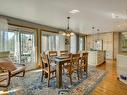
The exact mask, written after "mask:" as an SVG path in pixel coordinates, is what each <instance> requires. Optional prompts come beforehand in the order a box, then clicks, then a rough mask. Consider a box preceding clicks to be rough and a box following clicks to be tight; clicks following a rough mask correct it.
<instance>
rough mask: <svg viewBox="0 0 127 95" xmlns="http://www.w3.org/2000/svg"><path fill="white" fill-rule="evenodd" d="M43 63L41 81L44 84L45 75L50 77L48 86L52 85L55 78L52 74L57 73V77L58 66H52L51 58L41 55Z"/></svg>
mask: <svg viewBox="0 0 127 95" xmlns="http://www.w3.org/2000/svg"><path fill="white" fill-rule="evenodd" d="M40 56H41V63H42V77H41V81H42V82H43V76H44V75H46V74H47V75H48V86H49V84H50V79H51V78H53V77H51V74H54V73H55V76H56V66H52V65H51V64H50V62H49V58H48V55H46V54H43V55H42V54H41V55H40Z"/></svg>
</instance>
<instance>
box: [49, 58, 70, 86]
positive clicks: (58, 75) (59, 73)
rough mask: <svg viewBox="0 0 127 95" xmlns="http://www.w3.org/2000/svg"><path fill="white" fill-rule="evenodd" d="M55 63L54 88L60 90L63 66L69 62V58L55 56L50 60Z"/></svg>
mask: <svg viewBox="0 0 127 95" xmlns="http://www.w3.org/2000/svg"><path fill="white" fill-rule="evenodd" d="M51 60H52V61H54V62H55V63H56V87H57V88H61V87H62V70H63V68H62V67H63V64H64V63H68V62H70V60H71V59H70V58H69V57H65V56H64V57H61V56H56V57H54V58H52V59H51Z"/></svg>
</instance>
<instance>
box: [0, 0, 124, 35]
mask: <svg viewBox="0 0 127 95" xmlns="http://www.w3.org/2000/svg"><path fill="white" fill-rule="evenodd" d="M73 9H77V10H79V11H80V12H79V13H76V14H71V13H69V11H71V10H73ZM0 14H2V15H7V16H11V17H15V18H19V19H23V20H27V21H32V22H35V23H38V24H43V25H48V26H52V27H56V28H61V29H66V28H67V18H66V17H67V16H70V17H71V19H70V29H71V30H73V31H75V32H80V33H84V34H91V33H93V32H112V31H116V32H118V31H127V0H0ZM92 27H95V29H94V30H92ZM97 29H99V30H100V31H97Z"/></svg>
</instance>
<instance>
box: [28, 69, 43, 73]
mask: <svg viewBox="0 0 127 95" xmlns="http://www.w3.org/2000/svg"><path fill="white" fill-rule="evenodd" d="M30 72H42V70H41V69H38V70H33V71H30Z"/></svg>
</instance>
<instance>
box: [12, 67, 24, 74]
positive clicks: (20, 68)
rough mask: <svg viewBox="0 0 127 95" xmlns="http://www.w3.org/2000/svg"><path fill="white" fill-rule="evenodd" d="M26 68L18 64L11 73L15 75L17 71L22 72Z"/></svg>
mask: <svg viewBox="0 0 127 95" xmlns="http://www.w3.org/2000/svg"><path fill="white" fill-rule="evenodd" d="M25 69H26V66H17V69H16V70H14V71H12V72H11V74H12V75H14V74H16V73H20V72H22V71H24V70H25Z"/></svg>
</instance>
